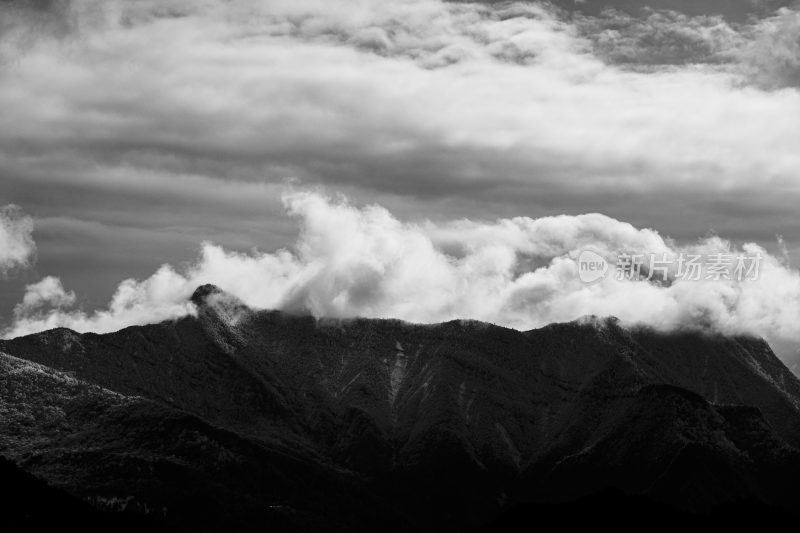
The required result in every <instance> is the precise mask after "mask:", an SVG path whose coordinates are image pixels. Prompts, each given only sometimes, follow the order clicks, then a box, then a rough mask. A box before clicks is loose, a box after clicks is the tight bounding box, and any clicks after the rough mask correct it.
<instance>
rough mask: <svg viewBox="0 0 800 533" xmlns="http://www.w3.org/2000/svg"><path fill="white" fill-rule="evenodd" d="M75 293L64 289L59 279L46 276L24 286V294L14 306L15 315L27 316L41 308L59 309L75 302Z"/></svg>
mask: <svg viewBox="0 0 800 533" xmlns="http://www.w3.org/2000/svg"><path fill="white" fill-rule="evenodd" d="M75 298H76V297H75V293H74V292H72V291H66V290H65V289H64V286H63V285H62V284H61V280H60V279H58V278H56V277H54V276H47V277H46V278H43V279H42V280H41V281H39V282H37V283H33V284H30V285H28V286H27V287H25V296H24V297H23V299H22V302H20V303H19V304H18V305H17V306H16V307H15V308H14V315H15V316H17V317H29V316H31V315H33V314H36V313H37V312H39V311H40V310H42V309H48V310H49V309H53V308H56V309H61V308H63V307H70V306H72V305H73V304H75Z"/></svg>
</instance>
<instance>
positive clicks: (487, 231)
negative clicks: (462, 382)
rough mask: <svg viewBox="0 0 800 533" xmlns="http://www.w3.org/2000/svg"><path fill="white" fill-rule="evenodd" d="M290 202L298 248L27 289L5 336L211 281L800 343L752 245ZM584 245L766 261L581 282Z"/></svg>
mask: <svg viewBox="0 0 800 533" xmlns="http://www.w3.org/2000/svg"><path fill="white" fill-rule="evenodd" d="M283 200H284V203H285V206H286V209H287V212H288V214H289V215H290V216H291V217H292V218H293V219H294V220H296V221H297V223H298V224H299V235H298V238H297V241H296V242H295V243H294V246H292V247H291V249H281V250H278V251H275V252H270V253H264V252H258V251H253V252H251V253H248V254H242V253H234V252H230V251H226V250H225V249H223V248H221V247H219V246H216V245H214V244H210V243H207V244H205V245H203V247H202V251H201V254H200V257H199V258H198V260H197V261H196V262H195V263H194V264H191V265H189V266H186V267H185V268H181V269H176V268H174V267H172V266H170V265H164V266H162V267H161V268H160V269H159V270H158V271H157V272H156V273H155V274H153V275H152V276H151V277H149V278H147V279H145V280H142V281H136V280H132V279H129V280H126V281H124V282H123V283H122V284H121V285H120V286H119V288H118V289H117V292H116V294H115V295H114V297H113V298H112V301H111V302H110V303H109V305H108V308H107V309H103V310H99V311H94V312H83V311H69V310H66V309H61V308H58V307H59V306H61V305H62V304H71V303H72V302H73V301H74V295H71V294H69V293H66V292H65V291H64V290H63V288H62V287H61V285H60V284H59V283H58V281H57V280H55V279H53V278H47V279H45V280H43V281H42V282H41V283H39V284H35V285H31V286H29V287H28V293H27V294H26V296H25V299H24V300H23V303H22V304H20V305H19V306H18V308H17V309H18V313H17V317H16V322H15V324H14V325H13V326H12V327H11V328H10V329H9V330H8V331H6V332H5V336H7V337H11V336H17V335H21V334H25V333H30V332H34V331H39V330H42V329H46V328H52V327H56V326H66V327H70V328H73V329H77V330H80V331H111V330H115V329H119V328H122V327H124V326H128V325H132V324H143V323H151V322H157V321H160V320H165V319H170V318H177V317H180V316H184V315H187V314H193V313H194V308H193V306H192V305H191V304H190V303H189V302H188V300H189V297H190V295H191V294H192V292H193V291H194V290H195V289H196V288H197V287H198V286H199V285H202V284H205V283H213V284H216V285H218V286H220V287H221V288H222V289H223V290H225V291H227V292H228V293H230V294H231V295H233V296H236V297H237V298H239V299H240V300H241V301H243V302H244V303H245V304H247V305H248V306H251V307H254V308H268V309H283V310H287V311H290V312H310V313H312V314H314V315H315V316H318V317H352V316H367V317H381V318H400V319H405V320H410V321H415V322H436V321H444V320H450V319H456V318H472V319H480V320H486V321H490V322H494V323H497V324H501V325H505V326H509V327H514V328H518V329H528V328H533V327H537V326H542V325H545V324H547V323H550V322H553V321H566V320H573V319H576V318H578V317H581V316H583V315H587V314H596V315H602V316H604V315H614V316H617V317H619V318H620V319H622V320H623V321H624V322H626V323H629V324H635V323H645V324H649V325H651V326H654V327H657V328H661V329H675V328H686V327H704V328H709V329H713V330H716V331H721V332H724V333H729V334H735V333H750V334H757V335H762V336H765V337H766V338H767V339H769V340H771V341H773V342H777V343H784V344H788V345H793V346H797V345H798V344H800V332H799V331H798V329H797V327H796V325H797V323H798V320H799V319H800V274H799V273H798V272H797V271H796V270H794V269H792V268H791V267H789V266H787V265H786V264H785V263H784V262H783V260H782V259H780V258H776V257H773V256H771V255H769V254H768V253H767V252H766V251H765V250H764V249H762V248H761V247H759V246H757V245H755V244H743V245H742V246H738V247H737V246H734V245H733V244H732V243H731V242H729V241H726V240H724V239H721V238H719V237H714V236H712V237H706V238H703V239H700V240H699V241H697V242H696V243H694V244H692V245H690V246H678V245H676V244H675V243H674V242H672V241H671V240H670V239H668V238H665V237H663V236H661V235H660V234H659V233H658V232H656V231H653V230H650V229H639V228H636V227H634V226H632V225H630V224H627V223H625V222H621V221H618V220H615V219H613V218H610V217H607V216H604V215H601V214H586V215H579V216H557V217H543V218H538V219H531V218H527V217H517V218H509V219H500V220H496V221H493V222H486V221H473V220H467V219H460V220H454V221H449V222H443V223H434V222H431V221H421V222H416V223H415V222H403V221H401V220H399V219H397V218H396V217H394V216H393V215H392V214H391V213H390V212H389V211H387V210H386V209H384V208H382V207H380V206H378V205H368V206H365V207H360V208H359V207H356V206H353V205H351V204H350V203H348V201H347V200H346V199H345V198H343V197H338V198H336V199H331V198H329V197H327V196H325V195H323V194H321V193H319V192H313V191H296V190H289V191H287V192H286V194H285V195H284V199H283ZM586 249H591V250H593V251H594V252H596V253H598V254H600V255H601V256H603V257H605V258H607V259H608V260H609V261H611V262H614V261H615V257H616V255H617V254H618V253H619V251H626V252H629V253H655V254H658V255H659V256H661V255H662V254H666V256H667V257H668V258H671V259H675V258H677V256H678V254H680V253H681V252H684V253H702V254H716V253H725V254H730V253H747V254H749V255H750V256H755V255H756V254H760V255H761V256H762V257H763V259H762V261H761V262H760V264H759V269H760V271H759V276H758V277H757V278H756V279H744V280H741V281H740V280H736V279H731V280H724V279H722V280H705V279H703V280H698V281H692V280H680V279H675V278H674V276H673V277H672V278H671V280H670V282H669V283H655V282H648V281H645V280H626V279H622V280H620V279H617V277H616V276H607V277H605V278H603V279H602V280H600V281H599V282H596V283H593V284H585V283H583V282H581V280H580V278H579V276H578V270H577V259H578V256H579V254H580V252H581V251H582V250H586ZM48 301H49V302H52V303H55V304H56V308H53V309H50V310H48V311H46V312H43V311H42V310H41V308H40V305H41V304H43V303H45V302H48ZM26 302H27V303H26Z"/></svg>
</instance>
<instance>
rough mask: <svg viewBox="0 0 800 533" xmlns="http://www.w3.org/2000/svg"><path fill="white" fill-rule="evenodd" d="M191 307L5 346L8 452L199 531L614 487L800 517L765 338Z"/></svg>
mask: <svg viewBox="0 0 800 533" xmlns="http://www.w3.org/2000/svg"><path fill="white" fill-rule="evenodd" d="M193 300H194V302H195V303H196V305H197V306H198V316H197V317H186V318H183V319H180V320H178V321H175V322H166V323H162V324H157V325H151V326H142V327H132V328H126V329H124V330H122V331H119V332H116V333H111V334H107V335H94V334H84V335H80V334H77V333H75V332H72V331H69V330H65V329H57V330H52V331H49V332H44V333H41V334H37V335H31V336H27V337H22V338H18V339H14V340H9V341H0V352H3V353H5V354H8V355H5V356H0V363H1V364H2V365H0V366H1V368H0V409H3V418H2V420H3V424H4V425H5V426H6V427H4V428H3V431H2V432H0V433H1V434H2V436H0V453H2V454H4V455H6V456H7V457H10V458H11V459H13V460H14V461H15V462H17V463H18V464H20V465H21V466H22V467H23V468H25V469H26V470H27V471H29V472H32V473H34V474H35V475H37V476H39V477H41V478H43V479H45V480H47V481H48V482H50V483H51V484H52V485H55V486H58V487H60V488H63V489H65V490H67V491H68V492H70V493H72V494H74V495H76V496H78V497H80V498H82V499H84V500H86V501H89V502H92V503H93V504H95V505H96V506H99V507H101V508H104V509H111V510H120V509H124V510H126V511H127V512H131V513H137V514H140V515H145V516H148V517H150V518H151V519H153V520H157V521H159V522H160V523H164V524H167V525H170V526H173V527H176V528H183V529H186V530H203V529H206V530H214V529H217V528H218V527H221V524H223V523H234V522H232V521H235V522H236V523H237V524H238V529H245V528H246V527H249V526H254V527H253V528H254V529H258V528H260V527H264V525H265V524H269V525H271V526H272V527H273V529H278V530H292V529H294V530H298V531H304V530H331V531H333V530H337V531H339V530H340V531H348V530H359V529H360V530H363V529H365V528H367V529H372V530H378V529H380V530H387V529H390V528H394V529H396V530H409V529H414V528H416V529H430V530H432V529H440V528H442V527H445V528H449V529H457V530H465V529H469V528H470V527H474V526H476V525H478V524H480V523H484V522H486V521H490V520H492V519H493V518H494V517H496V516H498V513H500V512H502V510H503V509H505V508H506V507H508V506H509V505H512V506H513V504H515V503H516V502H519V504H520V505H522V504H523V503H524V502H538V503H537V505H540V504H543V503H557V502H574V501H576V499H578V498H585V497H589V498H591V495H592V494H594V493H597V492H598V491H604V490H608V489H614V490H617V491H622V492H615V493H612V494H630V495H635V497H636V498H644V499H646V500H647V501H652V502H654V505H665V506H667V507H666V508H668V509H677V510H679V511H676V512H710V511H713V510H714V509H718V508H720V506H724V505H726V504H731V503H733V502H740V501H749V502H751V503H752V504H753V505H754V507H752V508H753V509H760V510H764V509H769V508H770V507H780V508H784V509H787V510H789V511H793V508H794V506H795V502H796V501H797V497H798V496H800V490H798V481H797V480H798V479H800V455H799V454H798V451H797V448H798V445H799V444H800V409H799V407H798V406H800V382H798V380H797V378H796V377H795V376H794V375H793V374H791V372H789V370H787V369H786V368H785V367H784V365H783V364H782V363H781V362H780V361H779V360H778V359H777V358H776V357H775V355H774V354H773V353H772V351H771V349H770V348H769V346H768V345H767V344H766V343H765V342H764V341H762V340H759V339H754V338H750V337H735V338H728V337H722V336H719V335H711V334H704V333H699V332H684V333H672V334H660V333H657V332H654V331H651V330H647V329H626V328H623V327H620V326H619V325H618V324H617V323H616V322H615V321H614V320H601V319H586V320H583V321H579V322H574V323H569V324H557V325H552V326H548V327H545V328H542V329H538V330H533V331H529V332H519V331H515V330H509V329H505V328H501V327H497V326H493V325H489V324H484V323H477V322H449V323H445V324H438V325H412V324H407V323H402V322H398V321H391V320H363V319H359V320H348V321H333V320H331V321H325V320H323V321H317V320H314V319H313V318H311V317H302V316H291V315H286V314H282V313H278V312H266V311H263V312H255V311H252V310H250V309H248V308H246V307H244V306H243V305H241V304H240V303H239V302H238V301H236V300H235V299H233V298H232V297H230V296H228V295H226V294H224V293H222V292H220V291H219V290H218V289H216V288H215V287H212V286H204V287H201V288H200V289H198V291H197V292H196V293H195V295H194V296H193ZM39 365H44V366H39ZM604 494H606V493H604ZM625 498H627V496H625V497H624V498H622V500H623V503H621V505H624V501H627V500H626V499H625ZM578 501H584V500H578ZM588 501H592V500H588ZM513 508H514V509H517V510H518V509H520V508H521V507H519V506H515V507H513ZM198 509H199V510H198ZM498 523H502V522H498Z"/></svg>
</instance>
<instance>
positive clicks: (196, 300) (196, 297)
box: [190, 283, 225, 307]
mask: <svg viewBox="0 0 800 533" xmlns="http://www.w3.org/2000/svg"><path fill="white" fill-rule="evenodd" d="M224 293H225V291H223V290H222V289H220V288H219V287H217V286H216V285H214V284H212V283H206V284H205V285H200V286H199V287H197V288H196V289H195V290H194V293H193V294H192V297H191V298H190V299H191V301H192V303H193V304H195V305H196V306H198V307H200V306H202V305H204V304H205V303H206V299H207V298H208V297H209V296H211V295H212V294H224Z"/></svg>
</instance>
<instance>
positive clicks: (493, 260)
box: [0, 0, 800, 366]
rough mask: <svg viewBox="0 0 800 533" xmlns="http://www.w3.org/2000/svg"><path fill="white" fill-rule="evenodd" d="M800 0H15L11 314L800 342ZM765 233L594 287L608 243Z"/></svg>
mask: <svg viewBox="0 0 800 533" xmlns="http://www.w3.org/2000/svg"><path fill="white" fill-rule="evenodd" d="M798 116H800V5H798V4H797V3H794V2H792V1H779V0H775V1H772V0H709V1H689V0H651V1H649V2H647V1H645V2H642V1H636V2H634V1H633V0H614V1H602V0H597V1H595V0H584V1H581V2H573V1H571V0H559V1H556V2H554V3H548V2H516V3H509V2H484V3H467V2H441V1H436V0H396V1H392V2H388V1H378V0H325V1H322V0H266V1H254V0H253V1H251V0H240V1H236V0H233V1H222V0H199V1H198V0H193V1H189V0H160V1H155V0H122V1H113V0H112V1H99V0H73V1H67V0H52V1H46V0H37V1H16V0H11V1H9V0H3V1H0V206H6V207H3V208H2V211H0V245H2V247H1V249H0V275H2V279H0V330H3V331H4V332H5V333H4V335H5V336H11V335H16V334H22V333H27V332H31V331H37V330H40V329H43V328H45V327H54V326H57V325H65V326H68V327H73V328H75V329H80V330H84V331H109V330H113V329H115V328H119V327H123V326H125V325H130V324H137V323H147V322H151V321H157V320H161V319H167V318H174V317H176V316H181V315H182V314H186V313H191V312H192V308H191V305H190V304H188V303H186V298H187V296H188V294H191V291H192V290H193V287H194V286H196V284H198V283H201V282H212V283H217V284H219V285H220V286H222V287H223V288H224V289H226V290H229V291H231V292H232V293H234V294H235V295H236V296H238V297H239V298H241V299H243V300H245V301H246V302H247V303H249V304H250V305H253V306H256V307H277V308H284V309H292V310H300V311H303V310H306V311H311V312H313V313H315V314H317V315H331V316H351V315H364V316H394V317H397V318H403V319H408V320H415V321H436V320H443V319H449V318H455V317H460V318H478V319H482V320H489V321H493V322H496V323H501V324H503V325H508V326H510V327H517V328H520V329H524V328H528V327H537V326H539V325H543V324H545V323H547V322H549V321H553V320H571V319H573V318H577V317H579V316H582V315H585V314H590V313H596V314H614V315H616V316H620V317H621V318H623V319H625V320H628V321H631V322H635V321H637V320H640V321H644V322H645V323H648V324H651V325H655V326H658V327H663V328H675V327H684V326H686V325H689V324H696V323H702V324H703V325H707V326H708V327H713V328H716V329H720V330H722V331H724V332H745V333H755V334H759V335H763V336H765V337H766V338H767V339H768V340H770V342H771V343H772V344H773V346H774V347H777V348H776V349H778V350H779V352H780V355H781V357H782V358H784V360H785V361H787V363H788V364H789V365H790V366H794V365H796V364H797V362H798V361H800V356H798V347H800V328H797V327H796V326H795V325H796V324H797V323H798V321H797V318H800V281H798V279H800V278H798V273H797V269H796V265H797V261H798V260H800V244H798V243H800V214H799V213H800V212H799V211H798V209H797V206H798V205H800V120H798V118H797V117H798ZM587 247H590V248H592V249H595V250H598V251H600V252H602V253H603V254H604V256H606V257H607V258H611V255H612V254H613V253H614V252H615V251H616V250H619V249H627V250H638V251H641V252H652V253H668V254H670V256H671V257H672V256H674V255H675V254H678V253H680V252H683V251H687V250H703V251H704V252H709V253H710V252H712V251H747V252H748V253H755V252H756V251H758V252H759V253H761V252H763V253H764V254H765V256H766V261H765V272H764V273H762V274H763V275H762V278H761V279H759V280H758V282H757V283H750V284H744V285H742V284H733V283H719V282H709V283H700V284H694V285H691V284H689V285H687V284H684V283H674V284H670V285H668V286H662V285H657V284H653V283H647V282H636V283H613V282H612V281H611V280H607V281H608V282H602V283H600V284H595V285H592V286H586V285H585V284H581V283H580V280H576V278H575V275H574V274H575V269H574V266H575V261H576V258H577V254H578V253H579V251H580V250H581V249H583V248H587Z"/></svg>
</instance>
